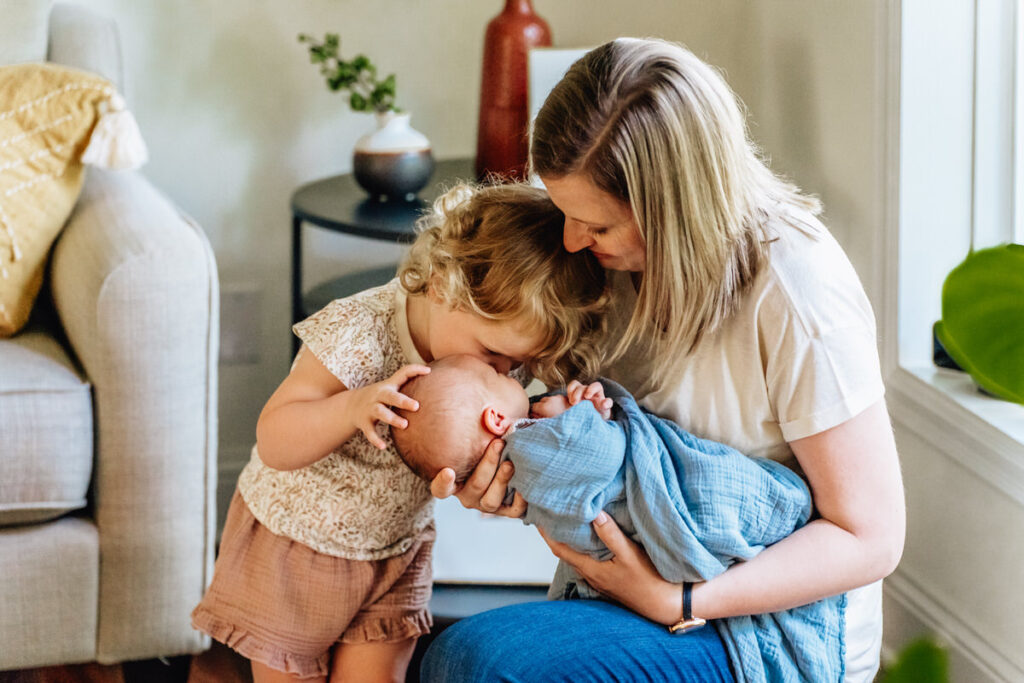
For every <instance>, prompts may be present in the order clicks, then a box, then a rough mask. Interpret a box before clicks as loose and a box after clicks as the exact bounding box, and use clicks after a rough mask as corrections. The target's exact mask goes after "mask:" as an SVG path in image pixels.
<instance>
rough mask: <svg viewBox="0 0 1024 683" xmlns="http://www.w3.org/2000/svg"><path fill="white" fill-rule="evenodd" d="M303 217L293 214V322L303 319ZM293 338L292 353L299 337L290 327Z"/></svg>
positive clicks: (297, 349)
mask: <svg viewBox="0 0 1024 683" xmlns="http://www.w3.org/2000/svg"><path fill="white" fill-rule="evenodd" d="M303 317H304V316H303V315H302V219H301V218H299V217H298V216H292V324H293V325H294V324H295V323H297V322H299V321H300V320H302V318H303ZM288 332H289V334H290V335H291V338H292V355H293V356H294V355H295V354H296V353H298V351H299V345H300V342H299V338H298V337H296V336H295V335H294V334H292V332H291V327H290V326H289V329H288Z"/></svg>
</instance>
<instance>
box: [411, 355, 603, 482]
mask: <svg viewBox="0 0 1024 683" xmlns="http://www.w3.org/2000/svg"><path fill="white" fill-rule="evenodd" d="M402 393H404V394H405V395H407V396H410V397H412V398H415V399H416V400H417V401H419V404H420V409H419V410H418V411H416V412H408V411H401V415H402V416H403V417H404V418H406V419H407V420H408V421H409V424H408V426H407V427H406V428H405V429H395V430H392V432H391V436H392V439H393V440H394V442H395V447H396V448H397V450H398V453H399V455H401V456H402V459H403V460H404V461H405V464H406V465H408V466H409V468H410V469H411V470H412V471H413V472H415V473H416V474H417V475H419V476H420V477H421V478H423V479H425V480H426V481H431V480H433V479H434V477H435V476H437V473H438V472H440V471H441V470H442V469H443V468H445V467H450V468H452V469H453V470H454V471H455V481H456V483H457V484H461V483H462V482H464V481H465V480H466V478H467V477H468V476H469V475H470V474H471V473H472V472H473V469H474V468H475V467H476V465H477V463H478V462H480V459H481V458H482V457H483V455H484V450H485V449H486V448H487V444H489V443H490V442H491V441H492V440H493V439H494V438H495V437H502V436H505V435H506V434H507V433H508V432H509V430H511V429H513V428H515V427H519V426H523V425H526V424H530V423H532V421H533V420H532V419H528V418H534V419H536V418H542V417H555V416H556V415H560V414H561V413H563V412H565V410H566V409H568V408H569V407H570V402H571V403H572V404H575V403H579V402H580V401H581V400H589V401H591V405H593V406H594V407H595V408H596V409H597V410H598V411H599V412H601V413H602V416H603V417H604V418H605V419H607V418H608V417H609V416H610V415H611V405H612V400H611V399H606V398H605V397H604V393H603V389H602V387H601V385H600V384H599V383H596V382H595V383H594V384H592V385H590V386H584V385H583V384H580V383H579V382H572V383H571V384H570V385H569V387H568V392H567V395H566V396H560V395H554V396H547V397H545V398H543V399H541V400H540V401H538V402H536V403H534V404H533V406H532V407H531V405H530V400H529V398H528V397H527V395H526V390H525V389H523V387H522V386H521V385H520V384H519V382H517V381H516V380H514V379H512V378H511V377H509V376H507V375H502V374H500V373H498V372H497V371H496V370H495V369H494V368H492V367H491V366H490V365H488V364H487V363H484V362H483V361H481V360H479V359H478V358H475V357H473V356H448V357H446V358H442V359H440V360H437V361H434V362H433V363H431V364H430V374H428V375H420V376H417V377H414V378H413V379H411V380H409V381H408V382H407V383H406V384H405V385H404V386H403V388H402Z"/></svg>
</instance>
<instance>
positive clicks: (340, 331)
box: [292, 298, 386, 389]
mask: <svg viewBox="0 0 1024 683" xmlns="http://www.w3.org/2000/svg"><path fill="white" fill-rule="evenodd" d="M292 331H293V332H294V333H295V334H296V335H297V336H298V337H299V339H301V340H302V343H303V344H305V346H306V348H308V349H309V350H310V351H311V352H312V353H313V355H315V356H316V357H317V359H319V361H320V362H321V363H323V364H324V367H326V368H327V369H328V370H329V371H330V372H331V374H333V375H334V376H335V377H337V378H338V379H339V380H340V381H341V382H342V384H344V385H345V386H346V387H347V388H349V389H354V388H356V387H361V386H365V385H367V384H372V383H373V382H376V381H378V377H377V375H378V374H379V372H380V368H381V367H383V366H384V364H385V358H384V349H385V343H384V341H385V340H384V336H385V335H386V330H385V329H384V326H383V324H382V320H381V316H380V315H378V314H377V313H376V312H375V311H373V310H371V309H370V308H369V307H367V306H366V305H365V304H363V303H361V302H359V301H358V300H355V299H353V298H347V299H337V300H335V301H332V302H331V303H329V304H328V305H327V306H325V307H324V308H322V309H320V310H319V311H317V312H316V313H314V314H313V315H311V316H310V317H308V318H306V319H305V320H303V321H302V322H299V323H296V324H295V325H293V326H292Z"/></svg>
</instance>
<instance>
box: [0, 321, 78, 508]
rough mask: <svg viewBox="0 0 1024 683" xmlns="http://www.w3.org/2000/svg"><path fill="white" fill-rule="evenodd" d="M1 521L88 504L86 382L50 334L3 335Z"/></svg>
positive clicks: (0, 350) (0, 356) (0, 360)
mask: <svg viewBox="0 0 1024 683" xmlns="http://www.w3.org/2000/svg"><path fill="white" fill-rule="evenodd" d="M0 367H2V368H3V369H4V370H3V372H0V425H3V443H2V444H0V526H6V525H11V524H25V523H29V522H40V521H43V520H47V519H51V518H53V517H58V516H60V515H62V514H64V513H65V512H68V511H70V510H75V509H77V508H82V507H85V495H86V491H87V490H88V488H89V477H90V476H91V475H92V461H93V428H92V425H93V413H92V397H91V394H90V390H89V384H88V383H87V382H86V381H85V380H83V379H82V377H81V375H80V374H79V372H78V370H77V369H76V368H75V367H74V365H73V364H72V362H71V360H70V359H69V358H68V356H67V354H66V353H65V352H64V350H63V348H61V346H60V344H58V343H57V342H56V340H54V339H53V337H51V336H50V335H49V334H47V333H46V332H44V331H42V330H41V329H35V328H32V329H29V330H26V331H25V332H24V333H23V334H19V335H18V336H17V337H15V338H13V339H0Z"/></svg>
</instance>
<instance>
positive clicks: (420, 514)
mask: <svg viewBox="0 0 1024 683" xmlns="http://www.w3.org/2000/svg"><path fill="white" fill-rule="evenodd" d="M405 302H406V296H405V292H404V291H403V290H402V288H401V286H400V285H399V284H398V280H397V279H396V280H392V281H391V282H389V283H388V284H386V285H384V286H382V287H376V288H374V289H368V290H366V291H364V292H360V293H358V294H355V295H353V296H350V297H347V298H345V299H337V300H335V301H332V302H331V303H330V304H328V305H327V306H325V307H324V308H323V309H322V310H320V311H319V312H317V313H315V314H314V315H312V316H310V317H309V318H307V319H306V320H304V321H302V322H300V323H298V324H297V325H295V327H294V328H293V330H294V331H295V334H297V335H298V336H299V338H300V339H302V341H303V343H304V344H305V348H308V349H309V351H312V352H313V353H314V354H315V355H316V357H317V358H318V359H320V362H322V363H323V364H324V366H325V367H326V368H327V369H328V370H330V371H331V373H333V374H334V375H335V376H336V377H337V378H338V379H339V380H341V382H342V383H343V384H344V385H345V386H346V387H348V388H350V389H354V388H357V387H362V386H366V385H368V384H373V383H375V382H379V381H381V380H384V379H387V378H388V377H390V376H391V375H393V374H394V373H395V372H396V371H397V370H398V369H399V368H400V367H402V366H403V365H407V364H409V363H423V359H422V357H421V356H420V355H419V353H417V351H416V347H415V346H414V345H413V343H412V337H411V335H410V333H409V325H408V321H407V319H406V311H405ZM301 353H305V350H303V351H302V352H301ZM377 431H378V433H379V434H380V435H381V437H382V438H383V439H384V441H385V442H386V443H387V444H388V447H387V448H386V449H384V450H380V449H378V448H376V447H375V446H373V445H372V444H371V443H370V442H369V441H367V440H366V437H365V436H364V435H363V434H362V433H361V432H360V433H357V434H356V435H355V436H354V437H353V438H351V439H349V440H348V441H346V442H345V443H343V444H342V445H341V446H339V447H338V448H337V449H336V450H335V451H334V452H332V453H331V454H330V455H328V456H326V457H324V458H322V459H320V460H318V461H317V462H315V463H313V464H312V465H309V466H307V467H303V468H301V469H298V470H292V471H289V472H284V471H280V470H275V469H272V468H270V467H267V466H266V465H264V464H263V462H262V461H261V460H260V456H259V453H258V452H257V450H256V447H255V446H254V447H253V450H252V457H251V458H250V460H249V463H248V464H247V465H246V466H245V469H244V470H242V474H241V476H240V477H239V480H238V489H239V492H240V493H241V495H242V499H243V500H245V503H246V505H248V507H249V509H250V510H251V511H252V514H253V516H255V517H256V519H258V520H259V521H260V523H261V524H263V526H265V527H266V528H267V529H269V530H270V531H271V532H273V533H275V534H278V535H282V536H287V537H288V538H291V539H293V540H295V541H298V542H300V543H303V544H305V545H307V546H309V547H310V548H313V549H314V550H316V551H317V552H321V553H324V554H326V555H333V556H336V557H344V558H348V559H353V560H378V559H382V558H386V557H393V556H395V555H400V554H402V553H404V552H405V551H406V550H408V549H409V548H410V547H411V546H412V543H413V540H414V539H415V537H416V536H417V534H418V533H419V532H420V531H422V530H423V529H424V528H425V527H426V526H427V525H428V524H430V522H431V520H432V518H433V499H432V498H431V495H430V489H429V486H428V484H427V483H426V482H424V481H423V480H421V479H420V478H419V477H417V476H416V475H415V474H413V472H412V470H410V469H409V468H408V467H406V465H405V463H403V462H402V460H401V458H400V457H399V456H398V453H397V451H396V450H395V448H394V445H393V444H392V442H391V432H390V429H389V428H388V426H387V425H386V424H384V425H381V424H378V426H377Z"/></svg>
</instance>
